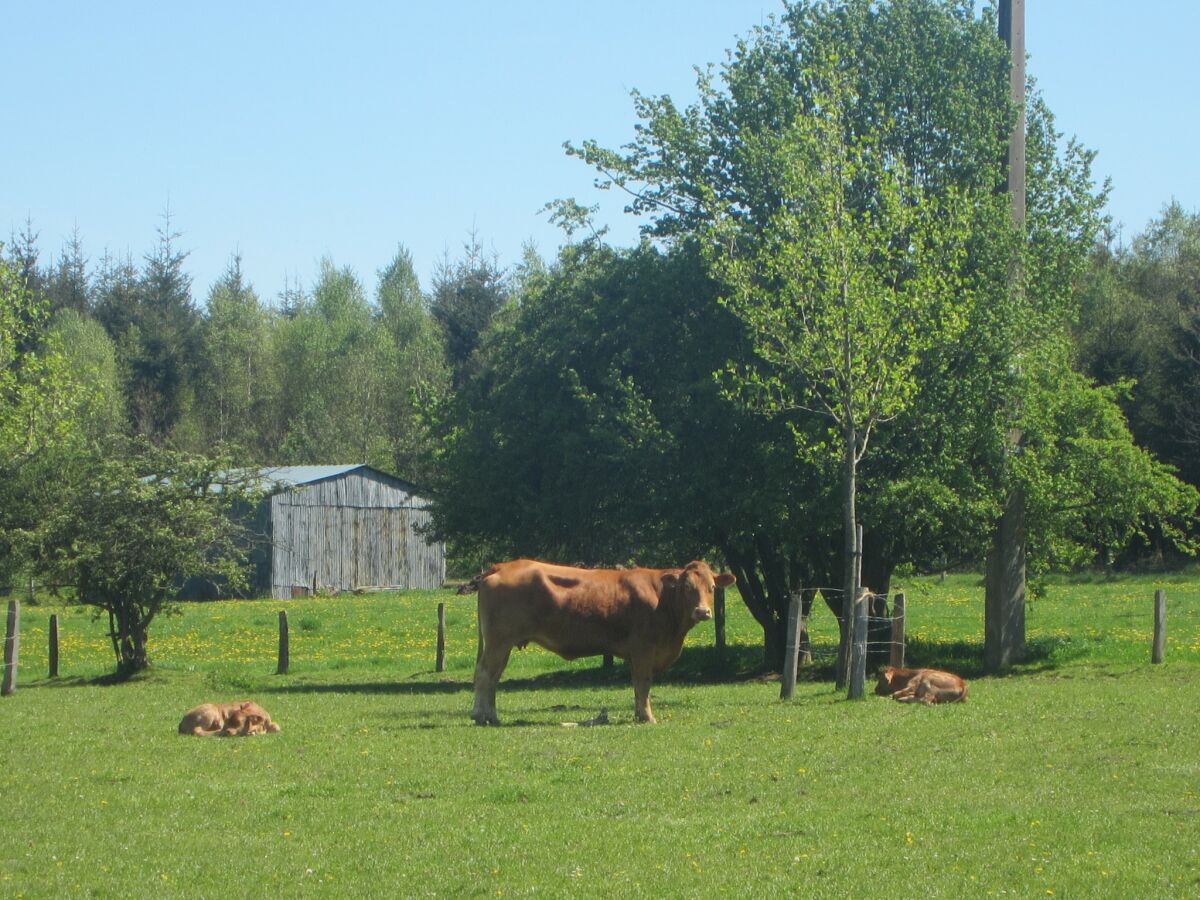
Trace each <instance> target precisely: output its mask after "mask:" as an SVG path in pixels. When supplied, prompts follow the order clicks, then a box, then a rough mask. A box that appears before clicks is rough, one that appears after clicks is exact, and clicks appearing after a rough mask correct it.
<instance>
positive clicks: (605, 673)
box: [262, 637, 1087, 696]
mask: <svg viewBox="0 0 1200 900" xmlns="http://www.w3.org/2000/svg"><path fill="white" fill-rule="evenodd" d="M833 652H834V651H833V650H832V649H831V648H818V650H817V655H816V661H815V662H813V663H811V664H809V665H807V666H804V667H803V668H801V669H800V671H799V672H798V673H797V680H798V681H801V682H810V683H816V682H826V681H827V682H832V681H833V680H834V674H835V672H834V669H835V662H834V658H833ZM1086 653H1087V650H1086V648H1085V647H1083V646H1081V645H1077V644H1072V643H1071V642H1070V641H1068V640H1065V639H1062V638H1056V637H1042V638H1036V639H1034V640H1031V641H1030V642H1029V643H1028V645H1027V647H1026V654H1025V659H1024V661H1023V662H1022V663H1021V664H1020V665H1018V666H1016V667H1014V668H1012V669H1011V670H1009V671H1007V672H1004V673H1002V674H1001V675H1000V676H999V677H1020V676H1022V675H1032V674H1038V673H1042V672H1048V671H1054V670H1056V669H1058V668H1059V667H1060V666H1062V665H1064V664H1066V663H1068V662H1071V661H1073V660H1075V659H1078V658H1080V657H1082V656H1084V655H1086ZM905 664H906V665H908V666H911V667H914V668H915V667H921V666H928V667H931V668H938V669H948V670H950V671H953V672H957V673H958V674H960V675H962V676H963V677H964V678H969V679H970V678H982V677H984V676H985V674H986V673H985V672H984V668H983V645H982V644H980V643H977V642H972V641H953V642H926V641H920V640H912V641H910V642H909V643H908V647H907V653H906V659H905ZM876 668H877V667H872V671H870V672H868V680H869V681H874V677H875V675H874V670H875V669H876ZM778 678H779V676H778V673H774V672H771V671H770V670H768V669H766V668H765V667H764V666H763V663H762V651H761V649H760V648H758V647H751V646H744V645H739V646H735V647H727V648H726V649H725V653H724V654H723V655H720V654H718V653H717V650H716V648H715V647H711V646H706V647H687V648H685V649H684V651H683V653H682V655H681V656H680V657H679V659H678V660H677V661H676V662H675V663H674V664H673V665H672V666H671V667H670V668H668V669H667V670H666V671H665V672H660V673H658V674H657V675H655V677H654V683H655V684H674V685H679V684H736V683H740V682H746V681H773V680H778ZM500 683H501V690H503V691H540V690H546V689H572V688H596V687H612V686H627V685H629V683H630V675H629V666H628V664H626V663H624V662H621V661H617V662H616V664H615V665H613V666H612V667H611V668H607V669H606V668H604V667H603V666H602V665H600V663H599V658H597V663H596V665H595V666H592V667H589V668H570V669H557V670H551V671H547V672H540V673H538V674H536V675H521V676H517V677H502V678H501V682H500ZM473 688H474V685H473V683H472V681H471V679H469V678H453V677H447V676H442V675H437V674H435V673H433V672H419V673H417V674H415V675H412V676H410V677H409V678H408V679H407V680H404V681H362V682H313V683H306V684H281V685H278V686H270V687H266V688H263V689H262V690H264V692H265V693H273V694H305V693H313V694H322V693H329V694H393V695H399V696H406V695H411V696H417V695H422V694H454V693H460V692H465V691H471V690H473Z"/></svg>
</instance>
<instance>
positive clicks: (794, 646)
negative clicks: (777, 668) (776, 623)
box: [779, 591, 801, 700]
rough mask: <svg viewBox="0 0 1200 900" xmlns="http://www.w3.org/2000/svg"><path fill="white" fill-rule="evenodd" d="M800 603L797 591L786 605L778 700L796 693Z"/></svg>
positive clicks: (789, 697) (788, 697)
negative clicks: (784, 636) (785, 624)
mask: <svg viewBox="0 0 1200 900" xmlns="http://www.w3.org/2000/svg"><path fill="white" fill-rule="evenodd" d="M800 602H801V595H800V592H799V591H797V592H795V593H794V594H792V602H791V603H789V604H788V617H787V643H786V644H784V645H783V682H782V683H781V684H780V685H779V699H780V700H790V699H792V694H794V693H795V692H796V664H797V662H798V658H799V656H800Z"/></svg>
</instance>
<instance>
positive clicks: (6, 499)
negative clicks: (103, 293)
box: [0, 260, 91, 578]
mask: <svg viewBox="0 0 1200 900" xmlns="http://www.w3.org/2000/svg"><path fill="white" fill-rule="evenodd" d="M48 316H49V308H48V305H47V303H46V300H45V298H44V297H36V296H34V295H33V294H31V293H30V292H29V290H28V289H27V288H26V286H25V282H24V279H23V278H22V276H21V274H20V273H19V272H18V271H17V270H15V269H14V268H12V267H10V266H9V265H8V264H7V263H5V262H4V261H2V260H0V578H4V577H6V576H9V575H11V574H12V573H13V571H14V570H15V569H16V568H18V567H20V566H21V565H23V564H24V563H25V562H26V561H27V560H28V558H29V556H28V554H29V552H30V549H31V546H32V540H31V539H32V535H33V532H34V531H35V529H36V526H37V522H38V519H39V517H40V516H41V515H42V513H43V512H44V511H45V510H44V509H43V508H40V506H39V504H38V502H37V499H38V498H39V497H42V496H44V495H45V490H44V488H46V487H49V486H51V485H47V481H51V484H52V485H57V484H58V482H57V481H54V480H53V479H55V478H57V473H55V471H54V468H55V467H54V465H53V458H54V455H55V453H56V452H57V451H58V450H59V448H61V447H64V446H67V445H69V444H71V443H73V442H74V441H75V440H76V438H77V436H78V435H77V424H78V421H77V410H78V408H79V406H80V405H81V404H82V403H84V402H86V400H87V399H88V398H89V397H90V396H91V387H90V386H89V385H87V384H86V383H83V382H79V381H76V380H74V379H73V378H72V377H71V371H70V367H69V365H68V361H67V359H66V358H65V356H64V355H63V353H62V352H61V347H60V344H59V343H58V341H57V340H56V339H55V336H54V335H53V334H50V333H48V332H47V322H48Z"/></svg>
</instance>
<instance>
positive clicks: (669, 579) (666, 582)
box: [662, 572, 679, 590]
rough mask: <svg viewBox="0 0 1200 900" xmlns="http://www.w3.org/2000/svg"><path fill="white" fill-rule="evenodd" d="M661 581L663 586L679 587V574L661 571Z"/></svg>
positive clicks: (672, 588)
mask: <svg viewBox="0 0 1200 900" xmlns="http://www.w3.org/2000/svg"><path fill="white" fill-rule="evenodd" d="M662 583H663V587H665V588H669V589H671V590H674V589H675V588H677V587H679V576H678V575H676V574H675V573H674V572H663V573H662Z"/></svg>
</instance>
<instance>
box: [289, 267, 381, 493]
mask: <svg viewBox="0 0 1200 900" xmlns="http://www.w3.org/2000/svg"><path fill="white" fill-rule="evenodd" d="M278 331H279V333H278V334H277V340H276V343H275V348H274V355H275V360H274V365H275V366H276V367H277V370H278V372H280V373H281V374H280V376H279V377H280V380H281V386H282V393H281V399H280V403H281V408H282V415H283V419H284V421H285V422H286V423H287V424H286V429H287V433H286V437H285V438H284V440H283V446H282V448H281V450H280V453H281V456H282V458H283V459H285V460H287V461H289V462H293V463H301V462H302V463H328V462H366V463H370V464H372V465H375V466H379V467H381V468H384V469H388V468H390V466H391V459H390V447H389V443H388V439H387V429H386V428H385V425H384V419H385V417H386V405H385V401H386V399H387V398H386V396H385V395H386V385H387V383H388V378H387V376H388V360H389V349H388V348H389V344H390V341H389V336H388V334H387V331H386V330H385V329H384V327H383V326H382V324H381V323H380V322H379V321H378V319H377V317H376V316H374V314H373V312H372V309H371V306H370V304H369V303H368V301H367V297H366V293H365V292H364V290H363V287H362V283H361V282H360V281H359V280H358V277H357V276H356V275H355V274H354V272H353V271H352V270H350V269H349V268H338V267H337V266H335V265H334V264H333V262H332V261H331V260H328V259H325V260H322V262H321V270H320V274H319V276H318V278H317V282H316V284H315V285H314V287H313V290H312V292H311V294H310V295H308V296H307V297H306V298H305V299H303V300H301V301H300V302H299V303H298V305H297V306H296V308H295V311H294V313H293V316H292V318H290V319H287V320H285V321H284V322H282V323H280V328H279V330H278ZM272 461H274V460H272Z"/></svg>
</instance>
